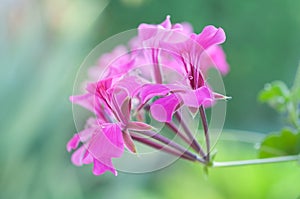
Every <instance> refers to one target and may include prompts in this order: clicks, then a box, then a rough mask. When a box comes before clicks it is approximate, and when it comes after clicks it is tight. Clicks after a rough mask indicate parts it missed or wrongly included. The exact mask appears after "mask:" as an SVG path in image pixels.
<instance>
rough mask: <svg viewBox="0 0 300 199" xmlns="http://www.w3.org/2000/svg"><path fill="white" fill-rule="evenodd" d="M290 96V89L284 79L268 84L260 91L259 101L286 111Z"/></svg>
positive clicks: (280, 110)
mask: <svg viewBox="0 0 300 199" xmlns="http://www.w3.org/2000/svg"><path fill="white" fill-rule="evenodd" d="M289 98H290V91H289V89H288V87H287V86H286V84H285V83H284V82H282V81H275V82H272V83H270V84H266V85H265V88H264V90H262V91H261V92H260V93H259V101H261V102H265V103H268V104H269V105H270V106H271V107H273V108H274V109H275V110H277V111H279V112H283V111H286V105H287V103H288V101H289Z"/></svg>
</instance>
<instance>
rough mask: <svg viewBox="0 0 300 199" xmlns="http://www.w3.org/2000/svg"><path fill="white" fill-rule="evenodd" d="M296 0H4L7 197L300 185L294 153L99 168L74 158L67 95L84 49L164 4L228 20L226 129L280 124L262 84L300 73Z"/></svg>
mask: <svg viewBox="0 0 300 199" xmlns="http://www.w3.org/2000/svg"><path fill="white" fill-rule="evenodd" d="M299 10H300V1H295V0H285V1H282V0H252V1H240V0H210V1H206V0H189V1H181V0H163V1H161V0H111V1H109V0H0V82H1V83H0V91H1V92H0V96H1V97H0V102H1V109H0V149H1V150H0V151H1V153H0V198H3V199H4V198H5V199H9V198H13V199H19V198H20V199H23V198H26V199H27V198H28V199H40V198H55V199H56V198H63V199H67V198H72V199H77V198H78V199H79V198H91V199H93V198H116V199H118V198H122V199H126V198H146V199H147V198H174V199H176V198H207V199H210V198H211V199H219V198H220V199H223V198H270V199H271V198H272V199H274V198H275V199H276V198H278V199H279V198H297V197H299V196H300V184H299V179H300V168H299V166H298V165H296V164H295V163H282V164H273V165H264V166H250V167H249V166H248V167H241V168H226V169H214V170H210V173H209V176H208V177H205V175H204V174H203V172H202V167H201V166H200V165H197V164H192V163H189V162H185V161H177V162H176V163H175V164H173V165H172V166H170V167H168V168H165V169H163V170H161V171H156V172H153V173H148V174H139V175H137V174H126V173H122V172H120V174H119V176H118V177H114V176H113V175H111V174H110V173H107V174H105V175H103V176H100V177H95V176H93V175H92V174H91V167H90V166H85V167H81V168H77V167H75V166H73V165H72V164H71V163H70V154H68V153H67V152H66V150H65V144H66V142H67V141H68V139H69V138H71V136H72V135H73V133H74V132H76V129H75V126H74V122H73V118H72V107H71V103H70V102H69V101H68V97H69V96H70V95H71V94H72V86H73V82H74V80H75V76H76V72H77V70H78V68H79V66H80V64H81V63H82V62H83V60H84V57H85V56H86V55H87V54H88V53H89V52H90V51H91V50H92V49H93V48H94V47H95V46H96V45H97V44H98V43H100V42H101V41H103V40H105V39H106V38H108V37H110V36H112V35H114V34H116V33H119V32H122V31H125V30H128V29H132V28H136V27H137V26H138V25H139V23H141V22H147V23H159V22H161V21H162V20H164V19H165V16H166V15H167V14H170V15H171V17H172V21H173V22H183V21H188V22H190V23H191V24H192V25H193V26H194V28H195V31H196V32H200V31H201V30H202V28H203V27H204V26H205V25H208V24H213V25H215V26H220V27H223V28H224V30H225V32H226V34H227V41H226V43H225V44H224V45H223V47H224V49H225V51H226V53H227V57H228V62H229V63H230V66H231V72H230V73H229V74H228V75H227V76H226V77H225V78H224V82H225V86H226V90H227V94H228V95H230V96H232V97H233V99H232V100H231V101H230V102H228V107H227V108H228V110H227V118H226V124H225V127H226V129H240V130H248V131H254V132H260V133H267V132H272V131H276V130H277V129H278V128H279V127H280V126H281V125H283V124H282V123H281V122H280V117H279V116H278V115H277V114H276V113H275V112H274V111H273V110H271V109H270V108H268V107H267V106H266V105H262V104H260V103H258V102H257V93H258V92H259V90H260V89H262V88H263V86H264V84H265V83H267V82H270V81H272V80H276V79H280V80H284V81H286V82H287V84H288V85H290V84H291V83H292V80H293V77H294V74H295V71H296V68H297V65H298V62H299V59H300V36H299V35H300V14H299ZM227 131H228V132H232V131H231V130H227ZM235 132H236V133H237V134H239V135H241V137H243V136H244V135H245V137H246V138H247V136H246V135H248V134H247V133H246V132H242V131H240V132H239V131H235ZM248 138H249V139H250V138H251V136H250V137H249V135H248ZM245 141H247V140H246V139H245ZM252 141H253V140H252ZM252 141H251V139H250V141H249V142H252ZM217 148H218V150H219V154H218V156H219V157H220V158H219V159H226V160H234V159H239V158H240V159H243V158H247V157H255V156H256V152H255V150H254V148H253V144H249V143H246V142H241V141H228V140H227V141H226V139H223V140H222V141H220V143H219V144H218V145H217Z"/></svg>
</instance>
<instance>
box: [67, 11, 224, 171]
mask: <svg viewBox="0 0 300 199" xmlns="http://www.w3.org/2000/svg"><path fill="white" fill-rule="evenodd" d="M225 39H226V37H225V33H224V31H223V29H222V28H216V27H214V26H206V27H205V28H204V29H203V31H202V32H201V33H200V34H195V33H193V28H192V26H191V25H190V24H188V23H182V24H179V23H177V24H172V23H171V21H170V16H167V17H166V19H165V20H164V21H163V22H162V23H160V24H141V25H140V26H139V27H138V35H137V36H136V37H135V38H133V39H132V40H131V41H129V44H128V45H129V46H130V52H128V50H127V47H126V46H117V47H116V48H115V49H113V50H112V52H110V53H107V54H104V55H102V56H101V57H100V58H99V61H98V63H97V64H96V66H94V67H92V68H91V69H90V70H89V79H88V81H89V83H87V84H86V89H85V91H86V92H85V93H84V94H82V95H77V96H71V97H70V100H71V102H72V103H74V104H77V105H80V106H82V107H84V108H85V109H87V110H89V111H90V112H92V113H93V114H94V117H93V118H91V119H89V120H88V121H87V124H86V126H85V128H84V129H83V130H82V131H80V132H79V133H76V134H75V135H74V136H73V137H72V138H71V139H70V141H69V142H68V144H67V150H68V151H71V150H75V151H74V152H73V154H72V158H71V160H72V162H73V164H75V165H77V166H81V165H83V164H93V165H94V167H93V173H94V174H95V175H100V174H103V173H104V172H106V171H110V172H112V173H113V174H114V175H117V171H116V168H115V167H114V165H113V163H112V160H113V158H119V157H121V156H122V154H123V153H124V148H127V149H128V150H129V151H131V152H132V153H135V152H136V148H135V144H134V141H133V139H135V140H137V141H139V142H142V143H144V144H147V145H149V146H152V147H154V148H156V149H162V150H163V149H164V146H161V145H159V144H158V143H157V142H152V141H149V140H148V139H146V138H144V137H140V135H147V136H150V137H151V138H153V139H156V141H160V142H162V143H164V144H168V143H172V141H168V139H167V138H165V137H163V136H161V135H157V134H156V133H154V132H152V131H153V130H154V128H153V127H152V126H150V125H148V124H147V123H146V120H145V118H146V115H147V111H150V113H151V115H152V117H153V118H154V119H155V120H157V121H159V122H164V123H167V124H170V125H171V123H172V119H173V115H174V113H176V111H177V110H178V109H179V108H180V107H182V106H186V107H188V108H189V109H190V110H195V109H199V107H201V106H204V107H207V106H211V105H212V104H213V102H214V100H215V99H220V98H222V97H223V96H222V95H220V94H216V93H214V92H213V91H212V89H211V88H210V87H209V85H207V83H206V79H205V78H206V73H207V70H208V69H209V68H210V67H215V68H216V69H217V70H219V71H220V72H221V73H222V74H226V73H227V72H228V70H229V67H228V64H227V62H226V56H225V53H224V51H223V49H222V48H221V46H220V44H222V43H223V42H224V41H225ZM171 127H172V129H173V130H174V129H175V132H176V133H178V132H177V131H176V128H175V127H174V126H171ZM181 138H182V139H183V140H184V141H187V143H189V144H190V143H192V144H193V147H194V148H196V150H197V151H198V152H199V151H200V152H201V149H200V147H199V146H198V145H197V143H195V140H192V142H190V141H188V138H186V137H185V136H182V135H181ZM189 138H191V137H190V136H189ZM171 146H172V147H173V149H172V150H171V149H164V150H166V151H167V152H169V153H171V154H175V155H178V156H180V157H184V158H186V159H189V160H195V156H194V155H192V154H189V153H188V152H187V151H186V150H184V149H182V148H181V147H180V146H178V144H176V143H172V144H171ZM174 148H175V149H174ZM176 150H177V151H176ZM182 153H183V154H182ZM200 154H201V155H202V156H203V157H204V153H203V152H202V153H200ZM203 161H205V160H203Z"/></svg>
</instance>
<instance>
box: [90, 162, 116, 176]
mask: <svg viewBox="0 0 300 199" xmlns="http://www.w3.org/2000/svg"><path fill="white" fill-rule="evenodd" d="M106 171H110V172H112V173H113V174H114V175H115V176H117V175H118V173H117V171H116V170H115V169H114V166H113V164H112V162H111V160H110V159H103V160H102V161H101V162H100V161H98V160H97V159H94V167H93V174H94V175H101V174H103V173H105V172H106Z"/></svg>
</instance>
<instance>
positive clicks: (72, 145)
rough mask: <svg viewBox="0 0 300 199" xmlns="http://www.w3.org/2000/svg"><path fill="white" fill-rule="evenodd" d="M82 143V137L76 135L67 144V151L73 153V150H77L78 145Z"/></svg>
mask: <svg viewBox="0 0 300 199" xmlns="http://www.w3.org/2000/svg"><path fill="white" fill-rule="evenodd" d="M79 142H80V137H79V135H78V134H77V133H76V134H75V135H74V136H73V137H72V138H71V139H70V140H69V142H68V143H67V151H69V152H70V151H71V150H72V149H76V148H77V147H78V144H79Z"/></svg>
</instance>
